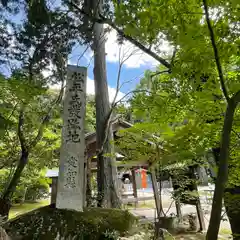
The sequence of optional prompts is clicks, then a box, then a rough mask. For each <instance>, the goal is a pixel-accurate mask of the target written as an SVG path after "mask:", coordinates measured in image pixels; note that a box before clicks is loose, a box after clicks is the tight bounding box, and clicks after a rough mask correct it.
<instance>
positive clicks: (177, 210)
mask: <svg viewBox="0 0 240 240" xmlns="http://www.w3.org/2000/svg"><path fill="white" fill-rule="evenodd" d="M175 206H176V212H177V217H178V219H179V221H180V222H182V221H183V217H182V210H181V205H180V201H179V200H176V201H175Z"/></svg>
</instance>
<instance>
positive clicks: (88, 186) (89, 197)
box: [86, 157, 92, 207]
mask: <svg viewBox="0 0 240 240" xmlns="http://www.w3.org/2000/svg"><path fill="white" fill-rule="evenodd" d="M91 160H92V159H91V157H90V158H88V159H87V170H86V172H87V174H86V200H87V207H90V206H91V205H92V185H91V178H92V171H91Z"/></svg>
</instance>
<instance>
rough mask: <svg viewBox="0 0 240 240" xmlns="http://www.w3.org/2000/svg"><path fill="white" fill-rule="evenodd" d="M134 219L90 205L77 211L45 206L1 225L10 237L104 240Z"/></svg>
mask: <svg viewBox="0 0 240 240" xmlns="http://www.w3.org/2000/svg"><path fill="white" fill-rule="evenodd" d="M135 222H136V218H135V217H134V216H133V215H132V214H130V213H129V212H127V211H122V210H118V209H101V208H89V209H85V211H83V212H76V211H71V210H63V209H56V208H54V206H47V207H43V208H39V209H37V210H35V211H32V212H30V213H26V214H24V215H21V216H19V217H17V218H15V219H13V220H11V221H9V222H8V223H6V224H5V226H4V228H5V230H6V231H7V233H8V234H9V236H10V237H12V239H19V240H20V239H24V240H28V239H29V240H30V239H31V240H34V239H38V240H41V239H42V240H46V239H47V240H53V239H81V240H84V239H86V240H97V239H105V238H104V236H105V234H106V233H109V232H110V233H111V232H117V233H118V234H119V235H120V236H121V235H122V236H123V235H124V233H126V232H127V231H129V230H130V229H131V227H132V226H133V225H134V223H135Z"/></svg>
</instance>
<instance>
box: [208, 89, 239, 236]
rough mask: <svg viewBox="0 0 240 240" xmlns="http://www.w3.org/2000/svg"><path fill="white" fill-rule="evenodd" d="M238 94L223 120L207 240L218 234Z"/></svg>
mask: <svg viewBox="0 0 240 240" xmlns="http://www.w3.org/2000/svg"><path fill="white" fill-rule="evenodd" d="M239 97H240V92H238V93H237V94H236V95H235V96H233V97H232V98H231V99H230V100H229V102H228V105H227V110H226V113H225V118H224V125H223V130H222V137H221V146H220V156H219V169H218V175H217V179H216V183H215V191H214V195H213V202H212V211H211V217H210V222H209V226H208V231H207V235H206V239H207V240H217V239H218V232H219V227H220V222H221V213H222V200H223V196H224V190H225V185H226V183H227V179H228V158H229V146H230V136H231V130H232V125H233V118H234V112H235V109H236V107H237V103H238V98H239Z"/></svg>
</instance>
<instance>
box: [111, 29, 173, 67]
mask: <svg viewBox="0 0 240 240" xmlns="http://www.w3.org/2000/svg"><path fill="white" fill-rule="evenodd" d="M119 49H120V45H119V44H118V42H117V32H116V31H115V30H112V31H111V32H110V33H109V34H108V36H107V41H106V53H107V61H109V62H118V61H119ZM158 49H161V52H162V55H164V54H166V53H168V52H169V51H171V47H170V45H169V44H168V43H167V42H166V41H162V42H161V44H160V46H159V47H158ZM131 54H133V55H132V56H131V57H130V58H129V59H128V60H127V61H126V62H125V66H126V67H128V68H139V67H141V66H148V67H151V68H152V67H155V66H157V65H158V64H159V62H158V61H156V60H155V59H154V58H152V57H151V56H149V55H148V54H146V53H144V52H143V51H142V50H140V49H138V48H137V47H135V46H134V45H133V44H131V43H130V42H128V41H124V43H123V45H122V46H121V53H120V56H121V58H122V57H123V58H127V57H128V56H130V55H131Z"/></svg>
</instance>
